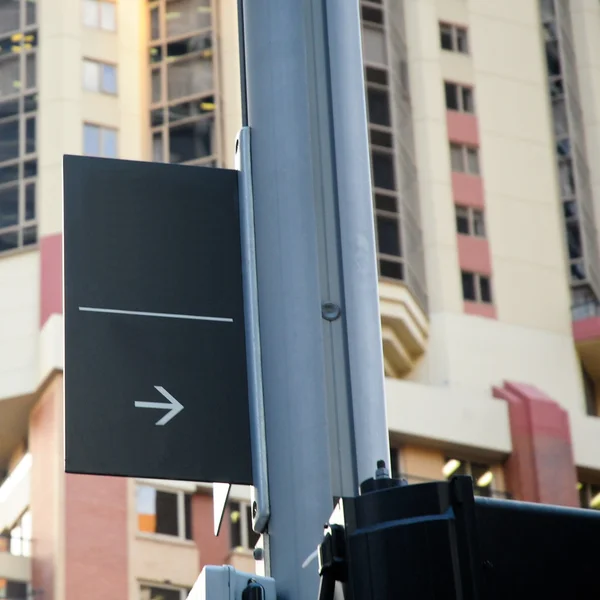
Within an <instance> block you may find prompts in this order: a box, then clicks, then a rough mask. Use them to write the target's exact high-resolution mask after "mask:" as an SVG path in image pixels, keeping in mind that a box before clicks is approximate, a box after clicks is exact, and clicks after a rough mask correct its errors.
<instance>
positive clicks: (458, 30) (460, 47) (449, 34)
mask: <svg viewBox="0 0 600 600" xmlns="http://www.w3.org/2000/svg"><path fill="white" fill-rule="evenodd" d="M440 46H441V48H442V50H450V51H453V52H461V53H462V54H468V53H469V44H468V38H467V29H466V27H459V26H457V25H450V24H448V23H440Z"/></svg>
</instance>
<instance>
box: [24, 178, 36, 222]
mask: <svg viewBox="0 0 600 600" xmlns="http://www.w3.org/2000/svg"><path fill="white" fill-rule="evenodd" d="M33 219H35V183H28V184H27V185H26V186H25V220H26V221H33Z"/></svg>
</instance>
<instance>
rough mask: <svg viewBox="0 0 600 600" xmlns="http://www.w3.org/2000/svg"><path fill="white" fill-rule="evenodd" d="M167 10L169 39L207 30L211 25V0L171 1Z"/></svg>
mask: <svg viewBox="0 0 600 600" xmlns="http://www.w3.org/2000/svg"><path fill="white" fill-rule="evenodd" d="M166 8H167V18H166V25H167V37H174V36H178V35H183V34H185V33H188V32H190V31H196V30H198V29H206V28H208V27H210V25H211V11H210V0H169V2H167V7H166Z"/></svg>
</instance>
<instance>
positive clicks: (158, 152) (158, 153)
mask: <svg viewBox="0 0 600 600" xmlns="http://www.w3.org/2000/svg"><path fill="white" fill-rule="evenodd" d="M163 148H164V146H163V135H162V133H155V134H154V135H153V136H152V160H153V161H154V162H163V161H164V160H165V158H164V156H165V155H164V150H163Z"/></svg>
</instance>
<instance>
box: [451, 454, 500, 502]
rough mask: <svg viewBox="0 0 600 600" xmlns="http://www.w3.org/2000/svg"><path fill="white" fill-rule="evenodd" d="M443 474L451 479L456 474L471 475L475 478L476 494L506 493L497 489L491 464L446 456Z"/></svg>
mask: <svg viewBox="0 0 600 600" xmlns="http://www.w3.org/2000/svg"><path fill="white" fill-rule="evenodd" d="M442 475H443V476H444V477H445V478H446V479H450V478H451V477H454V476H456V475H469V476H470V477H472V478H473V491H474V492H475V495H476V496H486V497H491V496H494V495H506V492H504V491H503V490H502V491H500V490H496V489H495V486H494V483H495V477H494V472H493V470H492V468H491V466H490V465H487V464H483V463H477V462H470V461H467V460H462V459H458V458H456V457H452V456H449V457H446V461H445V463H444V466H443V467H442Z"/></svg>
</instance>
